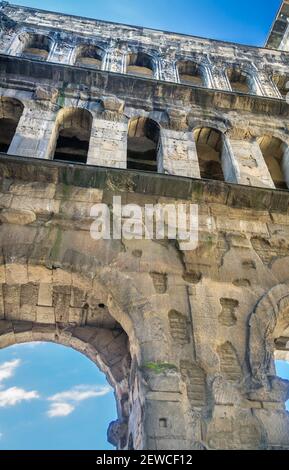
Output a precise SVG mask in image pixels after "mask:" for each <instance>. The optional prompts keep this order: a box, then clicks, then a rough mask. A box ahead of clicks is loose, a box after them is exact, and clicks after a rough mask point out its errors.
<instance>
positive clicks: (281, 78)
mask: <svg viewBox="0 0 289 470" xmlns="http://www.w3.org/2000/svg"><path fill="white" fill-rule="evenodd" d="M272 79H273V82H274V83H275V85H276V86H277V88H278V90H279V92H280V94H281V96H282V97H283V98H284V99H285V98H286V96H287V95H288V93H289V77H288V76H287V75H279V74H277V73H275V74H274V75H273V77H272Z"/></svg>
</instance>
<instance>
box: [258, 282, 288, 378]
mask: <svg viewBox="0 0 289 470" xmlns="http://www.w3.org/2000/svg"><path fill="white" fill-rule="evenodd" d="M287 335H288V341H289V287H288V286H287V285H286V284H279V285H277V286H275V287H273V288H272V289H271V290H270V291H269V292H267V294H265V295H264V296H263V297H262V298H261V300H260V301H259V302H258V304H257V306H256V308H255V310H254V311H253V313H252V314H251V317H250V320H249V364H250V369H251V372H252V378H253V380H254V381H255V382H256V383H257V384H260V385H262V384H263V385H267V383H268V377H269V376H270V375H274V368H273V367H272V361H273V356H274V351H275V349H276V347H277V345H278V341H280V338H282V339H283V342H284V343H285V344H286V345H287V340H286V341H285V337H287Z"/></svg>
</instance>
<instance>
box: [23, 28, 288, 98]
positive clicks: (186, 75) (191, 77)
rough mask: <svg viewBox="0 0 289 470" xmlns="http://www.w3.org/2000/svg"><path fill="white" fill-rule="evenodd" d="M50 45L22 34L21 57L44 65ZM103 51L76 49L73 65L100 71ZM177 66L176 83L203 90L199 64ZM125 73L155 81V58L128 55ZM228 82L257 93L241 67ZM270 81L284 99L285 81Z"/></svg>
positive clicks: (229, 73) (92, 47) (275, 77)
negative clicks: (177, 81)
mask: <svg viewBox="0 0 289 470" xmlns="http://www.w3.org/2000/svg"><path fill="white" fill-rule="evenodd" d="M52 46H53V41H52V39H50V38H49V37H48V36H45V35H41V34H30V33H29V34H25V36H23V38H22V39H21V51H20V54H21V56H22V57H25V58H29V59H37V60H42V61H46V60H47V59H48V56H49V53H50V51H51V49H52ZM104 55H105V53H104V50H103V49H102V48H100V47H98V46H95V45H91V44H82V45H80V46H78V47H77V48H76V50H75V53H74V55H73V63H74V65H77V66H80V67H90V68H94V69H99V70H100V69H101V68H102V64H103V60H104ZM176 65H177V74H178V77H179V81H180V83H182V84H185V85H193V86H200V87H206V86H208V83H207V79H206V69H205V67H204V66H203V65H202V64H199V63H197V62H194V61H193V60H180V61H178V63H177V64H176ZM124 71H125V72H126V73H127V74H130V75H136V76H139V77H146V78H154V77H155V74H156V63H155V60H154V58H153V57H152V56H151V55H150V54H148V53H145V52H141V51H140V52H137V53H130V54H127V56H126V63H125V69H124ZM226 75H227V78H228V81H229V83H230V85H231V88H232V90H233V91H236V92H242V93H256V92H257V86H256V80H255V77H254V76H253V75H252V73H250V72H248V71H247V70H242V68H241V67H240V66H237V65H236V66H232V67H228V68H227V70H226ZM272 81H273V82H274V83H275V85H276V87H277V88H278V90H279V92H280V94H281V95H282V96H283V97H285V96H286V94H287V93H288V88H287V81H288V77H286V76H282V75H279V74H273V76H272Z"/></svg>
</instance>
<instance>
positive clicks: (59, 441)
mask: <svg viewBox="0 0 289 470" xmlns="http://www.w3.org/2000/svg"><path fill="white" fill-rule="evenodd" d="M15 3H17V4H19V5H26V6H31V7H35V8H37V7H40V6H41V8H42V9H48V10H54V11H61V12H64V13H70V14H75V15H80V16H87V17H92V18H98V19H103V20H108V21H116V22H120V23H122V22H123V23H128V24H135V25H142V26H147V27H151V28H157V29H162V30H167V31H176V32H183V33H187V34H192V35H196V36H203V37H210V38H215V39H220V40H225V41H233V42H239V43H243V44H251V45H257V46H262V45H263V44H264V42H265V40H266V37H267V34H268V31H269V29H270V25H271V23H272V21H273V19H274V17H275V15H276V12H277V9H278V7H279V5H280V1H279V0H270V1H266V2H264V0H253V1H252V0H243V1H242V2H236V1H232V0H231V1H228V0H202V1H200V0H196V1H195V0H169V1H168V0H145V1H144V0H142V1H140V0H121V1H120V0H105V1H100V0H90V1H88V0H83V1H82V2H80V1H79V0H69V1H68V0H63V1H62V2H59V1H56V0H49V1H48V0H42V1H41V2H39V0H34V1H33V0H29V1H21V0H19V1H18V2H17V1H15ZM1 374H2V375H1ZM278 374H279V375H280V376H283V377H284V378H288V377H289V364H284V363H279V364H278ZM115 418H116V409H115V400H114V396H113V393H112V391H111V390H109V389H108V388H107V383H106V380H105V377H104V376H103V374H101V373H100V372H99V371H98V369H97V368H96V367H95V365H94V364H93V363H91V362H90V361H89V360H88V359H86V358H85V357H84V356H82V355H81V354H79V353H77V352H75V351H73V350H71V349H68V348H64V347H62V346H58V345H52V344H46V343H43V344H40V345H22V346H18V347H12V348H7V349H4V350H2V351H0V449H31V448H33V449H103V450H105V449H110V448H111V446H110V445H109V444H108V443H107V441H106V430H107V426H108V424H109V422H110V421H112V420H114V419H115Z"/></svg>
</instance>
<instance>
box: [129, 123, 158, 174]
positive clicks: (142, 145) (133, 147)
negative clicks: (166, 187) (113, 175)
mask: <svg viewBox="0 0 289 470" xmlns="http://www.w3.org/2000/svg"><path fill="white" fill-rule="evenodd" d="M159 141H160V128H159V125H158V124H157V123H156V122H155V121H153V120H152V119H148V118H136V119H132V120H131V121H130V123H129V127H128V143H127V167H128V168H129V169H133V170H143V171H155V172H156V171H157V169H158V164H157V155H158V149H159Z"/></svg>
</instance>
